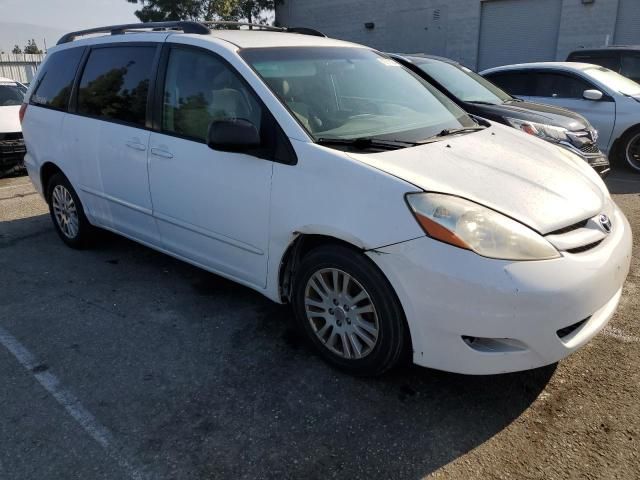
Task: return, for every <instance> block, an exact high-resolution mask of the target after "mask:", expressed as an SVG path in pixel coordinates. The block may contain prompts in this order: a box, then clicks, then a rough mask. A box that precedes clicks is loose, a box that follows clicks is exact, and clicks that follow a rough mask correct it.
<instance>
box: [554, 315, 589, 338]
mask: <svg viewBox="0 0 640 480" xmlns="http://www.w3.org/2000/svg"><path fill="white" fill-rule="evenodd" d="M590 318H591V317H587V318H585V319H584V320H580V321H579V322H578V323H574V324H573V325H569V326H568V327H564V328H561V329H560V330H558V331H557V332H556V334H557V335H558V337H559V338H560V339H563V338H566V337H568V336H569V335H571V334H572V333H573V332H575V331H576V330H578V329H579V328H580V327H582V326H583V325H584V324H585V323H587V322H588V321H589V319H590Z"/></svg>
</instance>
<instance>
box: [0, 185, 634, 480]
mask: <svg viewBox="0 0 640 480" xmlns="http://www.w3.org/2000/svg"><path fill="white" fill-rule="evenodd" d="M608 184H609V186H610V189H611V191H612V192H613V193H614V199H615V200H616V202H618V204H619V205H620V206H621V208H622V209H623V210H624V211H625V213H626V215H627V217H628V218H629V220H630V222H631V224H632V227H633V228H634V230H635V231H639V229H638V226H639V224H640V175H637V176H636V175H633V174H629V173H617V172H616V173H614V175H613V176H612V178H610V179H609V180H608ZM637 254H638V240H636V241H635V243H634V259H633V265H632V269H631V273H630V275H629V278H628V280H627V283H626V285H625V288H624V293H623V298H622V301H621V304H620V307H619V309H618V312H617V313H616V315H615V317H614V318H613V320H612V322H611V323H610V325H609V326H608V327H607V329H606V330H605V331H604V332H603V333H601V334H600V335H598V336H597V337H596V338H595V339H594V340H593V341H592V342H591V343H590V344H589V345H588V346H587V347H585V348H584V349H582V350H580V351H579V352H578V353H576V354H574V355H573V356H571V357H569V358H568V359H566V360H564V361H563V362H560V364H558V365H552V366H550V367H546V368H542V369H538V370H534V371H529V372H522V373H515V374H507V375H498V376H481V377H471V376H463V375H455V374H449V373H444V372H438V371H434V370H429V369H424V368H419V367H415V366H409V365H407V366H403V367H401V368H398V369H396V370H394V371H392V372H390V373H388V374H386V375H384V376H383V377H381V378H376V379H359V378H352V377H349V376H347V375H344V374H342V373H340V372H338V371H336V370H333V369H332V368H330V367H328V366H327V365H325V364H324V363H323V362H322V361H321V360H320V359H319V358H318V357H317V356H316V355H314V354H313V353H312V351H311V349H310V348H309V347H308V346H307V344H306V343H305V342H304V341H303V340H302V339H301V338H300V337H299V336H298V335H297V333H296V331H295V330H294V328H293V327H292V318H291V312H290V311H289V308H288V307H286V306H279V305H275V304H273V303H271V302H269V301H268V300H267V299H265V298H263V297H261V296H260V295H259V294H258V293H255V292H253V291H251V290H249V289H247V288H244V287H241V286H238V285H236V284H233V283H231V282H229V281H227V280H224V279H221V278H220V277H217V276H215V275H212V274H210V273H207V272H204V271H202V270H199V269H197V268H195V267H192V266H190V265H187V264H185V263H182V262H179V261H177V260H174V259H172V258H170V257H168V256H166V255H162V254H160V253H157V252H155V251H153V250H150V249H148V248H145V247H142V246H139V245H137V244H135V243H133V242H131V241H128V240H125V239H123V238H119V237H117V236H115V235H112V234H108V233H104V234H102V235H101V236H100V238H99V240H98V242H97V244H96V245H95V247H94V248H93V249H91V250H85V251H74V250H71V249H69V248H67V247H65V246H64V244H63V243H62V242H61V241H60V240H59V239H58V238H57V236H56V234H55V232H54V230H53V227H52V225H51V222H50V219H49V217H48V214H47V211H46V205H45V204H44V202H43V201H42V200H41V198H40V197H39V196H38V195H37V194H36V193H35V192H34V191H33V189H32V187H31V186H30V184H29V182H28V179H27V178H26V177H19V178H13V179H4V180H0V479H3V480H13V479H16V480H17V479H29V480H32V479H38V480H40V479H65V480H67V479H68V480H71V479H96V480H97V479H109V480H111V479H244V478H247V479H249V478H251V479H262V478H264V479H272V478H273V479H289V478H291V479H325V478H348V479H359V478H362V479H379V478H380V479H418V478H422V477H425V476H430V475H431V476H433V477H436V478H447V479H448V478H452V479H461V480H462V479H464V480H467V479H472V478H478V479H499V478H513V479H556V478H557V479H568V478H571V479H573V478H576V479H577V478H593V479H608V478H620V479H634V478H639V476H640V473H639V472H640V401H639V400H638V399H639V398H640V373H639V368H638V367H639V365H640V326H639V324H638V312H639V305H640V302H639V300H638V295H637V294H638V292H637V288H638V285H639V283H638V282H639V280H638V276H639V275H640V269H639V265H638V255H637Z"/></svg>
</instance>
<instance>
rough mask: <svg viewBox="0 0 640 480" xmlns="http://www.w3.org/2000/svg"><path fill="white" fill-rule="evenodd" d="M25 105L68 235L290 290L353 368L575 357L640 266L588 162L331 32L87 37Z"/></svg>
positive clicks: (44, 71)
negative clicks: (105, 239) (475, 110)
mask: <svg viewBox="0 0 640 480" xmlns="http://www.w3.org/2000/svg"><path fill="white" fill-rule="evenodd" d="M100 33H104V35H102V36H99V35H97V34H100ZM87 34H92V36H91V37H88V38H80V37H83V36H86V35H87ZM21 118H22V122H23V130H24V136H25V141H26V145H27V156H26V160H25V162H26V165H27V168H28V172H29V175H30V177H31V181H32V182H33V184H34V185H35V187H36V189H37V190H38V191H39V192H40V193H41V194H42V195H43V196H44V198H45V199H46V201H47V202H48V204H49V207H50V212H51V218H52V220H53V225H54V226H55V229H56V230H57V232H58V234H59V235H60V237H61V238H62V240H63V241H64V242H65V243H66V244H67V245H69V246H70V247H74V248H79V247H84V246H86V245H87V243H88V242H89V239H90V237H91V235H92V233H93V231H94V229H95V228H101V229H106V230H111V231H113V232H116V233H118V234H121V235H123V236H125V237H128V238H130V239H133V240H135V241H137V242H140V243H141V244H144V245H147V246H149V247H151V248H154V249H156V250H159V251H161V252H164V253H166V254H168V255H171V256H173V257H176V258H178V259H181V260H184V261H186V262H189V263H191V264H193V265H196V266H198V267H201V268H203V269H206V270H208V271H211V272H214V273H216V274H218V275H221V276H223V277H226V278H229V279H232V280H234V281H236V282H238V283H239V284H242V285H245V286H247V287H250V288H252V289H255V290H257V291H258V292H260V293H262V294H264V295H266V296H267V297H269V298H270V299H272V300H274V301H275V302H280V303H290V304H291V305H292V308H293V311H294V312H295V318H296V321H297V323H298V324H299V327H300V328H301V329H302V331H304V332H305V334H306V336H307V337H308V339H309V341H310V342H311V344H312V345H314V346H315V348H316V349H317V351H318V352H319V353H320V355H322V356H323V357H324V358H325V359H326V360H327V361H329V362H330V363H332V364H333V365H335V366H337V367H340V368H342V369H344V370H346V371H348V372H351V373H353V374H360V375H365V374H366V375H369V374H379V373H381V372H383V371H385V370H387V369H389V368H391V367H393V366H394V365H396V364H397V363H398V362H399V361H400V360H401V359H403V358H405V354H408V355H410V356H411V358H412V359H413V361H414V362H415V363H416V364H418V365H423V366H426V367H431V368H436V369H441V370H447V371H452V372H461V373H467V374H488V373H501V372H510V371H517V370H524V369H530V368H535V367H538V366H542V365H546V364H550V363H553V362H557V361H558V360H560V359H562V358H564V357H566V356H567V355H569V354H570V353H571V352H573V351H575V350H577V349H578V348H580V347H581V346H583V345H585V344H586V343H587V342H588V341H589V340H590V339H591V338H593V337H594V336H595V335H596V334H597V333H598V332H599V331H600V330H601V329H602V328H603V327H604V326H605V325H606V323H607V322H608V321H609V319H610V318H611V316H612V315H613V313H614V311H615V309H616V306H617V304H618V301H619V299H620V295H621V291H622V285H623V282H624V280H625V277H626V276H627V273H628V270H629V262H630V255H631V230H630V227H629V224H628V222H627V220H626V218H625V217H624V215H623V214H622V212H621V211H620V209H619V208H618V207H617V206H616V204H615V203H614V202H613V201H612V199H611V197H610V196H609V193H608V191H607V188H606V187H605V185H604V184H603V182H602V180H601V179H600V178H599V177H598V175H597V174H596V172H595V171H594V170H593V169H592V168H590V167H589V166H588V165H587V164H586V163H585V162H584V161H583V160H581V159H580V158H579V157H578V156H576V155H574V154H573V153H571V152H570V151H568V150H564V149H560V148H557V147H556V146H554V145H552V144H550V143H548V142H545V141H543V140H540V139H537V138H535V137H533V136H531V135H528V134H526V133H524V132H521V131H517V130H515V129H512V128H509V127H506V126H503V125H499V124H496V123H492V122H488V121H480V120H474V119H473V118H471V117H469V116H468V115H467V114H466V113H465V112H464V111H463V110H461V109H460V108H459V107H458V106H456V105H455V104H454V103H453V102H452V101H450V100H449V99H447V98H446V97H445V96H444V95H443V94H442V93H440V92H439V91H438V90H436V89H435V88H434V87H432V86H431V85H429V84H428V83H426V82H425V81H424V80H422V79H421V78H420V77H418V76H417V75H416V74H414V73H412V72H410V71H409V70H407V69H406V68H405V67H403V66H401V65H400V64H398V63H397V62H395V61H393V60H391V59H390V58H388V57H386V56H385V55H383V54H381V53H378V52H376V51H374V50H372V49H370V48H367V47H363V46H360V45H355V44H351V43H346V42H342V41H337V40H332V39H329V38H326V37H324V36H321V34H318V32H314V31H310V30H306V29H276V28H265V27H262V28H255V29H253V30H241V29H236V30H231V29H229V26H228V24H225V25H224V29H219V30H216V29H215V25H204V24H199V23H191V22H169V23H159V24H158V23H153V24H137V25H126V26H112V27H105V28H101V29H93V30H89V31H83V32H74V33H70V34H68V35H66V36H64V37H63V38H62V39H61V40H60V42H59V44H58V45H57V46H56V47H55V48H51V49H50V50H49V53H48V55H47V58H46V60H45V62H44V64H43V65H42V66H41V67H40V70H39V73H38V76H37V79H36V80H35V81H34V82H33V83H32V85H31V86H30V89H29V92H28V94H27V100H26V103H25V104H24V105H23V107H22V109H21ZM78 261H79V262H80V261H82V260H81V259H80V258H78Z"/></svg>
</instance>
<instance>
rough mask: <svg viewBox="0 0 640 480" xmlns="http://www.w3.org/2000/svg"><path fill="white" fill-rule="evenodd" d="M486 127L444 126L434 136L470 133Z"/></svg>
mask: <svg viewBox="0 0 640 480" xmlns="http://www.w3.org/2000/svg"><path fill="white" fill-rule="evenodd" d="M485 128H487V127H481V126H477V127H462V128H445V129H444V130H442V131H441V132H440V133H438V134H437V135H436V137H449V136H451V135H458V134H459V133H471V132H478V131H480V130H484V129H485Z"/></svg>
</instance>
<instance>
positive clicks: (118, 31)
mask: <svg viewBox="0 0 640 480" xmlns="http://www.w3.org/2000/svg"><path fill="white" fill-rule="evenodd" d="M213 27H222V28H225V27H226V28H228V29H240V27H250V28H255V29H258V30H267V31H270V32H288V33H299V34H301V35H314V36H316V37H326V35H325V34H324V33H322V32H319V31H318V30H315V29H313V28H306V27H272V26H270V25H262V24H259V23H245V22H227V21H213V22H191V21H176V22H144V23H128V24H124V25H110V26H106V27H98V28H90V29H88V30H79V31H77V32H70V33H67V34H66V35H64V36H63V37H62V38H61V39H60V40H58V45H62V44H64V43H69V42H73V41H74V40H75V39H77V38H78V37H83V36H85V35H93V34H96V33H109V34H111V35H122V34H124V33H126V32H131V31H134V32H138V31H141V30H151V31H156V32H157V31H165V30H175V31H182V32H183V33H195V34H198V35H208V34H209V33H210V32H211V29H212V28H213Z"/></svg>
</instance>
